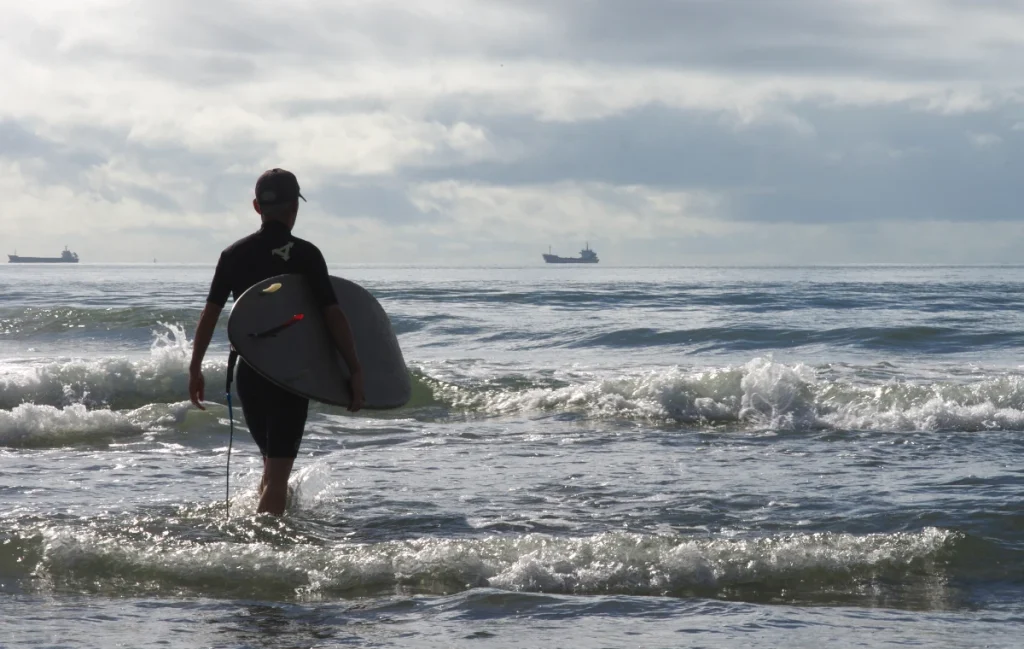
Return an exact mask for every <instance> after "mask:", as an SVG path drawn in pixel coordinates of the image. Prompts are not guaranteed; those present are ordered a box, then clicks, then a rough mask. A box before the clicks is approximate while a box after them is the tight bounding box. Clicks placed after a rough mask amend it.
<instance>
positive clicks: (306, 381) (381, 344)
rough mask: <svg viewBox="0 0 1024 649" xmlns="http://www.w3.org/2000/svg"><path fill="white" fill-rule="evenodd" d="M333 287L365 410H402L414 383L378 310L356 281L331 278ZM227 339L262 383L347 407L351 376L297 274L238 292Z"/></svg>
mask: <svg viewBox="0 0 1024 649" xmlns="http://www.w3.org/2000/svg"><path fill="white" fill-rule="evenodd" d="M331 284H332V286H333V287H334V294H335V295H336V296H337V298H338V306H340V307H341V310H342V312H344V313H345V317H346V318H348V321H349V326H350V327H351V329H352V336H353V338H355V348H356V354H357V355H358V357H359V362H360V364H361V365H362V366H363V383H364V386H365V395H366V401H365V404H364V406H363V407H364V408H367V409H371V410H372V409H377V410H383V409H389V408H399V407H401V406H403V405H405V404H406V403H408V401H409V398H410V397H411V395H412V380H411V378H410V376H409V370H408V368H407V367H406V365H405V359H404V357H403V356H402V350H401V348H400V347H399V345H398V338H397V337H396V336H395V332H394V329H393V328H392V326H391V320H390V319H389V318H388V315H387V313H386V312H385V311H384V308H383V307H381V305H380V303H379V302H377V299H376V298H374V297H373V295H372V294H371V293H370V292H369V291H367V290H366V289H364V288H363V287H361V286H359V285H358V284H356V283H354V282H351V281H349V280H346V279H342V278H340V277H334V276H331ZM228 340H229V341H230V342H231V346H232V347H233V348H234V349H235V351H237V352H238V355H239V356H240V357H241V358H242V359H243V360H244V361H245V362H246V363H248V364H249V365H250V366H251V367H252V368H253V369H254V370H256V372H258V373H259V374H261V375H262V376H264V377H265V378H266V379H267V380H269V381H271V382H273V383H275V384H277V385H279V386H281V387H282V388H284V389H286V390H289V391H290V392H293V393H295V394H298V395H301V396H304V397H306V398H308V399H313V400H315V401H320V402H323V403H328V404H332V405H336V406H348V405H349V403H350V396H351V395H350V392H349V380H350V379H351V372H350V371H349V368H348V365H347V364H346V363H345V360H344V359H343V358H342V356H341V353H340V352H339V351H338V350H337V348H336V347H335V346H334V341H333V339H332V338H331V335H330V332H329V331H328V329H327V324H326V323H325V322H324V318H323V315H322V313H321V311H320V307H319V306H317V304H316V302H315V301H314V300H313V293H312V291H311V290H310V288H309V285H308V283H307V282H306V280H305V278H304V277H302V275H298V274H289V275H278V276H276V277H271V278H269V279H266V280H263V281H261V282H258V283H256V284H254V285H253V286H252V287H250V288H249V290H247V291H246V292H245V293H243V294H242V295H241V296H240V297H239V298H238V300H236V301H235V303H234V305H233V306H232V308H231V315H230V316H229V317H228Z"/></svg>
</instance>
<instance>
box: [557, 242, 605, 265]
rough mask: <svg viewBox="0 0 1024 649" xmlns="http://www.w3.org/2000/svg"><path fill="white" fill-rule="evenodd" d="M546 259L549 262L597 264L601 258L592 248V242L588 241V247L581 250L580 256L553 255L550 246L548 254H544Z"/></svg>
mask: <svg viewBox="0 0 1024 649" xmlns="http://www.w3.org/2000/svg"><path fill="white" fill-rule="evenodd" d="M544 261H546V262H547V263H549V264H596V263H597V262H598V261H600V260H599V259H598V258H597V253H596V252H594V251H593V250H591V249H590V242H589V241H588V242H587V247H586V248H584V249H583V250H580V256H579V257H559V256H558V255H552V254H551V248H548V252H547V254H545V255H544Z"/></svg>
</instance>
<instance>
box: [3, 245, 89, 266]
mask: <svg viewBox="0 0 1024 649" xmlns="http://www.w3.org/2000/svg"><path fill="white" fill-rule="evenodd" d="M7 259H8V261H9V263H12V264H77V263H78V254H77V253H74V252H71V251H70V250H68V247H67V246H64V252H62V253H60V257H19V256H18V255H17V254H14V255H7Z"/></svg>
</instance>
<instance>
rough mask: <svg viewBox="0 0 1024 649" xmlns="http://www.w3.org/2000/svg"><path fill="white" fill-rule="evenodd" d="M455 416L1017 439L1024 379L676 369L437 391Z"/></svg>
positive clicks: (767, 362) (790, 368) (794, 368)
mask: <svg viewBox="0 0 1024 649" xmlns="http://www.w3.org/2000/svg"><path fill="white" fill-rule="evenodd" d="M434 383H435V388H434V389H435V393H436V394H437V395H438V396H439V397H440V398H441V399H443V400H444V401H446V402H448V403H449V404H450V405H451V406H452V407H453V408H454V409H456V410H466V411H470V412H483V413H486V414H494V415H514V414H528V413H531V412H576V413H579V414H581V415H583V416H588V417H597V418H628V419H637V420H642V421H649V422H653V423H684V424H694V425H698V426H706V425H722V424H725V425H732V426H741V427H746V428H751V427H753V428H757V429H767V430H780V429H785V430H807V429H834V428H838V429H862V430H879V431H899V432H912V431H932V430H941V429H952V430H962V431H983V430H1018V429H1022V428H1024V378H1022V377H1021V376H1017V375H1001V376H992V377H988V378H984V379H981V380H978V379H975V380H974V382H973V383H965V382H964V379H962V378H961V379H956V380H954V379H953V378H948V379H945V380H944V379H941V378H939V379H936V378H930V379H928V380H927V381H918V382H909V381H902V382H901V381H896V380H891V381H889V382H888V383H885V384H882V385H879V384H877V383H875V382H872V381H869V380H862V379H858V378H857V377H856V376H855V375H853V376H849V377H845V378H836V377H835V376H832V375H827V374H826V373H825V371H823V370H816V369H815V368H812V367H810V366H807V365H804V364H793V365H787V364H784V363H779V362H775V361H773V360H771V359H770V358H755V359H753V360H751V361H750V362H748V363H746V364H745V365H742V366H738V367H725V368H710V369H695V370H687V369H683V368H678V367H676V368H669V369H660V370H655V371H648V372H640V373H635V374H632V375H625V376H619V377H598V378H593V379H590V380H584V381H580V382H577V383H574V384H572V385H569V386H566V387H558V388H549V387H534V388H528V389H514V388H502V389H494V390H474V389H473V388H472V385H470V386H469V387H468V389H467V388H466V387H464V386H463V387H460V386H457V385H455V384H444V383H441V382H437V381H435V382H434Z"/></svg>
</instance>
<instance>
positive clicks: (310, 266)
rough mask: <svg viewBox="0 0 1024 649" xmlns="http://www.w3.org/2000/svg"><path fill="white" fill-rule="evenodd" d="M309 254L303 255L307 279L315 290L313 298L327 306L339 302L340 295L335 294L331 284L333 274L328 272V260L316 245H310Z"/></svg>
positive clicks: (321, 304) (321, 306)
mask: <svg viewBox="0 0 1024 649" xmlns="http://www.w3.org/2000/svg"><path fill="white" fill-rule="evenodd" d="M309 248H310V250H309V251H308V254H306V255H303V259H305V260H306V263H305V274H306V281H308V282H309V287H310V289H312V291H313V299H315V300H316V303H317V304H319V305H320V308H322V309H323V308H326V307H329V306H331V305H332V304H337V303H338V297H337V296H336V295H335V294H334V287H333V286H331V276H330V274H329V273H328V272H327V262H326V261H324V256H323V253H321V252H320V249H319V248H317V247H316V246H313V245H310V246H309Z"/></svg>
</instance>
